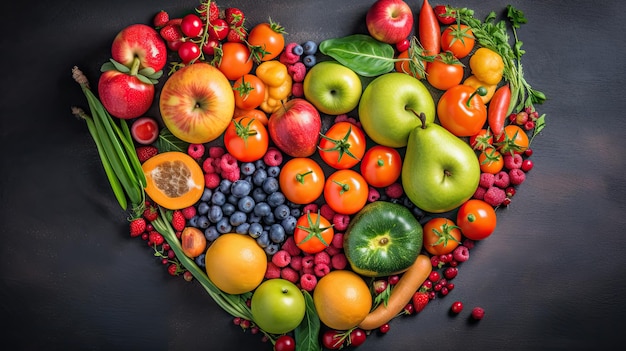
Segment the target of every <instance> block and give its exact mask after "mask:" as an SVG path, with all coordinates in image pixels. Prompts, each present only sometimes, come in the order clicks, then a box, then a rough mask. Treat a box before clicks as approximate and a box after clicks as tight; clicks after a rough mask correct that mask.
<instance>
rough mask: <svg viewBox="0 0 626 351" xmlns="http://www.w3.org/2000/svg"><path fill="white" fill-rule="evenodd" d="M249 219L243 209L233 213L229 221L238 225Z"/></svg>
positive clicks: (234, 225)
mask: <svg viewBox="0 0 626 351" xmlns="http://www.w3.org/2000/svg"><path fill="white" fill-rule="evenodd" d="M247 219H248V216H247V215H246V214H245V213H243V212H241V211H235V212H234V213H233V214H232V215H230V218H229V223H230V225H232V226H233V227H236V226H238V225H240V224H243V223H246V220H247Z"/></svg>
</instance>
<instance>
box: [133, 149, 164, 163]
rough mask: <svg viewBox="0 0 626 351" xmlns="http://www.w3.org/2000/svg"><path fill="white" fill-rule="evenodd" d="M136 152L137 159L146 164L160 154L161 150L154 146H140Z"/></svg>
mask: <svg viewBox="0 0 626 351" xmlns="http://www.w3.org/2000/svg"><path fill="white" fill-rule="evenodd" d="M136 151H137V158H139V162H141V163H144V162H146V161H147V160H148V159H149V158H151V157H152V156H154V155H156V154H158V153H159V149H157V148H156V147H155V146H152V145H147V146H139V147H138V148H137V149H136Z"/></svg>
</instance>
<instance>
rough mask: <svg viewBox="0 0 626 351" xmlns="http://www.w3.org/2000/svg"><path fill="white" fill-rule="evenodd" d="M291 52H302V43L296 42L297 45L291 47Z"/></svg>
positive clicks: (298, 53) (296, 53) (297, 53)
mask: <svg viewBox="0 0 626 351" xmlns="http://www.w3.org/2000/svg"><path fill="white" fill-rule="evenodd" d="M291 52H293V53H294V54H295V55H298V56H300V55H302V54H304V48H303V47H302V45H300V44H298V45H295V46H294V47H293V49H291Z"/></svg>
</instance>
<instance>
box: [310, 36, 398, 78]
mask: <svg viewBox="0 0 626 351" xmlns="http://www.w3.org/2000/svg"><path fill="white" fill-rule="evenodd" d="M319 50H320V52H322V53H323V54H324V55H327V56H330V57H332V58H334V59H335V60H337V61H338V62H339V63H341V64H343V65H344V66H346V67H348V68H350V69H351V70H353V71H354V72H356V73H357V74H360V75H362V76H364V77H374V76H378V75H381V74H383V73H388V72H391V71H392V70H393V69H394V63H395V62H396V61H397V60H396V59H394V57H393V56H394V49H393V47H392V46H391V45H389V44H386V43H383V42H380V41H378V40H376V39H374V38H372V37H371V36H369V35H365V34H353V35H348V36H346V37H341V38H334V39H327V40H324V41H322V42H321V43H320V46H319Z"/></svg>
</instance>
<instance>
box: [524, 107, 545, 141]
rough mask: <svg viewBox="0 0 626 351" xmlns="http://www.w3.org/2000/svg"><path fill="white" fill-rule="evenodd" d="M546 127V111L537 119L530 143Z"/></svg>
mask: <svg viewBox="0 0 626 351" xmlns="http://www.w3.org/2000/svg"><path fill="white" fill-rule="evenodd" d="M545 127H546V115H545V113H544V114H543V115H541V116H540V117H539V118H537V120H536V121H535V129H534V130H533V135H532V136H531V137H530V141H529V143H528V144H531V143H532V142H533V139H535V137H536V136H537V135H539V133H541V131H542V130H543V128H545Z"/></svg>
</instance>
